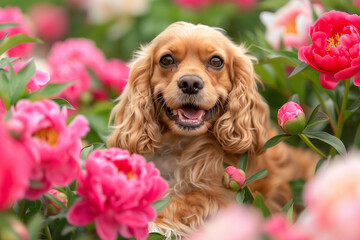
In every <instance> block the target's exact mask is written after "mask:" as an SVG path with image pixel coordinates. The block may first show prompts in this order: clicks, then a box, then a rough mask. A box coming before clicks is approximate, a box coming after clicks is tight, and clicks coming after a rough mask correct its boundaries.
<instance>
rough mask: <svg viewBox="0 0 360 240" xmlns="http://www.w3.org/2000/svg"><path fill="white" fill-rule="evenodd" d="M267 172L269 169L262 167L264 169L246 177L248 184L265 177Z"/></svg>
mask: <svg viewBox="0 0 360 240" xmlns="http://www.w3.org/2000/svg"><path fill="white" fill-rule="evenodd" d="M267 174H268V170H267V169H262V170H260V171H258V172H257V173H254V175H252V176H251V177H249V178H248V179H246V184H249V183H251V182H253V181H256V180H259V179H261V178H264V177H265V176H266V175H267Z"/></svg>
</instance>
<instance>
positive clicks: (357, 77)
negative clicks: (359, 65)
mask: <svg viewBox="0 0 360 240" xmlns="http://www.w3.org/2000/svg"><path fill="white" fill-rule="evenodd" d="M354 85H355V86H358V87H360V72H358V73H357V74H355V76H354Z"/></svg>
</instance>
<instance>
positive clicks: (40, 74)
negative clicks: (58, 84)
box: [26, 70, 50, 93]
mask: <svg viewBox="0 0 360 240" xmlns="http://www.w3.org/2000/svg"><path fill="white" fill-rule="evenodd" d="M49 81H50V75H49V73H48V72H45V71H41V70H36V72H35V75H34V76H33V77H32V78H31V79H30V81H29V82H28V83H27V84H26V89H27V91H28V92H29V93H31V92H33V91H35V90H38V89H40V88H42V87H43V86H45V85H46V84H47V83H48V82H49Z"/></svg>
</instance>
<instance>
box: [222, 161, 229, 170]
mask: <svg viewBox="0 0 360 240" xmlns="http://www.w3.org/2000/svg"><path fill="white" fill-rule="evenodd" d="M229 166H231V165H230V164H228V163H226V162H223V167H224V169H225V168H227V167H229Z"/></svg>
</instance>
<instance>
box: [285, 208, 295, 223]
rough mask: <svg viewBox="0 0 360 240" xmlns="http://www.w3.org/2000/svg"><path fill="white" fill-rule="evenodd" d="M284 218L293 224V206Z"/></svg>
mask: <svg viewBox="0 0 360 240" xmlns="http://www.w3.org/2000/svg"><path fill="white" fill-rule="evenodd" d="M286 218H287V219H288V221H289V222H291V223H292V222H293V220H294V204H291V206H290V208H289V210H288V211H287V213H286Z"/></svg>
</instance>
